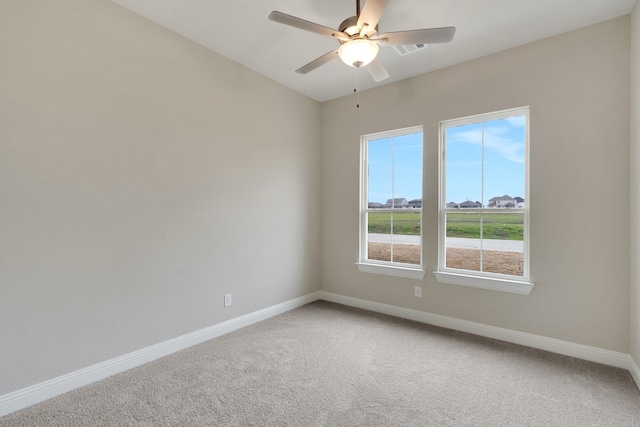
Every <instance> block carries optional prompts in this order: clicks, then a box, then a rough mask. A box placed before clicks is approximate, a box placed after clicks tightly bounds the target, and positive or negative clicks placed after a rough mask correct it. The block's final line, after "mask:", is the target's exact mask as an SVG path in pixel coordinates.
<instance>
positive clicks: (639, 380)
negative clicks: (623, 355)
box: [629, 356, 640, 388]
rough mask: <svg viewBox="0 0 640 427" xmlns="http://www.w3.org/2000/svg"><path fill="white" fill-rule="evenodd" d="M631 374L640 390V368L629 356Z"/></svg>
mask: <svg viewBox="0 0 640 427" xmlns="http://www.w3.org/2000/svg"><path fill="white" fill-rule="evenodd" d="M629 372H630V373H631V376H632V377H633V380H634V381H635V382H636V385H637V386H638V388H640V368H638V364H637V363H636V361H635V360H633V357H631V356H629Z"/></svg>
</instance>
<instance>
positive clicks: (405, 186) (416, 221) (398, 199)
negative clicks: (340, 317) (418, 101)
mask: <svg viewBox="0 0 640 427" xmlns="http://www.w3.org/2000/svg"><path fill="white" fill-rule="evenodd" d="M361 159H362V162H361V178H360V192H361V193H360V194H361V197H360V262H359V263H358V268H359V269H360V271H365V272H369V273H379V274H388V275H393V276H401V277H409V278H417V279H421V278H422V277H424V270H423V269H422V127H413V128H407V129H401V130H396V131H390V132H383V133H378V134H373V135H366V136H363V137H362V138H361Z"/></svg>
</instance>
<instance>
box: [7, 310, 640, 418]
mask: <svg viewBox="0 0 640 427" xmlns="http://www.w3.org/2000/svg"><path fill="white" fill-rule="evenodd" d="M167 425H174V426H385V427H386V426H519V425H523V426H525V425H526V426H640V391H638V388H637V387H636V386H635V383H634V382H633V380H632V378H631V376H630V374H629V373H628V372H627V371H625V370H622V369H617V368H611V367H608V366H604V365H599V364H595V363H591V362H586V361H582V360H578V359H574V358H570V357H565V356H560V355H556V354H552V353H547V352H544V351H539V350H534V349H531V348H527V347H521V346H517V345H513V344H508V343H504V342H501V341H496V340H491V339H486V338H481V337H477V336H473V335H469V334H465V333H462V332H455V331H451V330H447V329H442V328H438V327H433V326H429V325H424V324H421V323H416V322H412V321H408V320H402V319H397V318H394V317H390V316H386V315H381V314H376V313H372V312H368V311H364V310H359V309H354V308H349V307H345V306H341V305H337V304H332V303H328V302H324V301H317V302H314V303H312V304H309V305H306V306H304V307H301V308H299V309H297V310H293V311H290V312H288V313H285V314H283V315H280V316H277V317H273V318H271V319H269V320H266V321H264V322H261V323H258V324H256V325H253V326H249V327H247V328H244V329H241V330H238V331H236V332H233V333H230V334H227V335H225V336H222V337H220V338H217V339H214V340H211V341H208V342H206V343H204V344H201V345H198V346H195V347H192V348H190V349H187V350H184V351H182V352H179V353H176V354H174V355H171V356H168V357H165V358H162V359H160V360H157V361H155V362H153V363H149V364H147V365H144V366H141V367H139V368H136V369H133V370H131V371H128V372H125V373H122V374H119V375H116V376H113V377H110V378H107V379H106V380H103V381H100V382H98V383H95V384H92V385H89V386H87V387H84V388H82V389H79V390H75V391H73V392H71V393H67V394H65V395H63V396H59V397H57V398H54V399H51V400H49V401H46V402H43V403H40V404H38V405H35V406H33V407H31V408H27V409H24V410H21V411H18V412H15V413H13V414H10V415H8V416H5V417H3V418H0V426H2V427H4V426H12V427H16V426H30V427H31V426H167Z"/></svg>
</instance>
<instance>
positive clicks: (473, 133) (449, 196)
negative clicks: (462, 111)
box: [446, 116, 525, 205]
mask: <svg viewBox="0 0 640 427" xmlns="http://www.w3.org/2000/svg"><path fill="white" fill-rule="evenodd" d="M524 132H525V122H524V116H518V117H511V118H508V119H499V120H492V121H487V122H484V128H483V124H482V123H474V124H469V125H463V126H456V127H450V128H448V129H447V133H446V143H447V145H446V168H447V169H446V170H447V176H446V187H447V188H446V201H447V202H456V203H461V202H464V201H465V200H472V201H481V202H482V203H483V204H484V205H487V204H488V203H489V199H491V198H493V197H497V196H503V195H505V194H507V195H509V196H511V197H516V196H519V197H522V198H524V135H525V133H524ZM483 162H484V168H483Z"/></svg>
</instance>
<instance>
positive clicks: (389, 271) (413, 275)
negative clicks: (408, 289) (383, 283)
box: [356, 262, 425, 280]
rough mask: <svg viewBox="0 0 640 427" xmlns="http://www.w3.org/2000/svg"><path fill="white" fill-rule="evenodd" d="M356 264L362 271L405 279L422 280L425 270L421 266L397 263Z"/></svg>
mask: <svg viewBox="0 0 640 427" xmlns="http://www.w3.org/2000/svg"><path fill="white" fill-rule="evenodd" d="M356 265H357V266H358V270H360V271H361V272H362V273H373V274H383V275H385V276H395V277H404V278H405V279H417V280H422V279H423V278H424V274H425V271H424V270H423V269H421V268H410V267H400V266H398V264H394V265H382V264H370V263H366V262H356Z"/></svg>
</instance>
